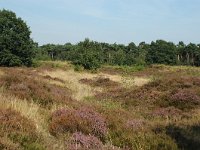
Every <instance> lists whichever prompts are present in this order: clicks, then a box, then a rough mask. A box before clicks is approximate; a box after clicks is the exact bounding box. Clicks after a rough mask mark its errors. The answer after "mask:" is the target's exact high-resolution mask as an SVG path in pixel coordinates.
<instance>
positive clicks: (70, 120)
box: [49, 107, 107, 138]
mask: <svg viewBox="0 0 200 150" xmlns="http://www.w3.org/2000/svg"><path fill="white" fill-rule="evenodd" d="M49 128H50V132H51V133H52V134H53V135H58V134H60V133H61V134H62V133H66V132H71V133H74V132H77V131H78V132H82V133H84V134H91V135H95V136H97V137H99V138H104V137H105V135H106V133H107V126H106V122H105V119H104V118H103V117H102V116H101V115H100V114H99V113H97V112H95V111H93V110H91V109H89V108H87V107H82V108H80V109H78V110H70V109H60V110H57V111H55V112H54V113H53V114H52V118H51V122H50V127H49Z"/></svg>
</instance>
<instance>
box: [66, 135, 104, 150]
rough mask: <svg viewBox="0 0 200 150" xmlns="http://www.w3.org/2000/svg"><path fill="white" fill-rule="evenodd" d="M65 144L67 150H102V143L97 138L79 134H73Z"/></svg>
mask: <svg viewBox="0 0 200 150" xmlns="http://www.w3.org/2000/svg"><path fill="white" fill-rule="evenodd" d="M66 144H67V147H68V149H69V150H75V149H76V150H83V149H87V150H103V143H102V142H101V141H100V140H99V139H98V138H97V137H95V136H92V135H84V134H82V133H81V132H76V133H73V134H72V137H71V139H70V141H69V143H68V142H67V143H66Z"/></svg>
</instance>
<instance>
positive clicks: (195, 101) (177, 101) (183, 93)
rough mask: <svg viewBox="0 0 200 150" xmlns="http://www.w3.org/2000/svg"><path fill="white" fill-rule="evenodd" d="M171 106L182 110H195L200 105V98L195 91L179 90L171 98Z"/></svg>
mask: <svg viewBox="0 0 200 150" xmlns="http://www.w3.org/2000/svg"><path fill="white" fill-rule="evenodd" d="M169 102H170V105H172V106H175V107H177V108H180V109H184V108H193V107H194V106H196V105H199V104H200V97H199V96H198V95H197V94H196V93H195V92H193V91H189V90H178V91H177V92H176V93H174V94H172V95H171V96H170V101H169Z"/></svg>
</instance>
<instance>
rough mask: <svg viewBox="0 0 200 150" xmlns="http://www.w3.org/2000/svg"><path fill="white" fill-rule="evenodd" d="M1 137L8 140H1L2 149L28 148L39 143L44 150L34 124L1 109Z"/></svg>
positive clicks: (9, 110)
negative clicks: (10, 147)
mask: <svg viewBox="0 0 200 150" xmlns="http://www.w3.org/2000/svg"><path fill="white" fill-rule="evenodd" d="M0 137H5V138H7V140H6V141H5V140H4V141H2V140H1V144H0V147H1V146H2V147H9V146H12V147H13V146H14V147H19V148H20V147H23V148H27V147H29V145H32V144H34V143H37V145H40V147H41V149H42V145H41V144H40V143H39V142H38V141H39V138H40V137H39V136H38V134H37V132H36V126H35V124H34V122H32V121H31V120H29V119H27V118H25V117H23V116H21V114H20V113H18V112H16V111H13V110H11V109H0ZM5 138H4V139H5ZM9 143H11V144H9Z"/></svg>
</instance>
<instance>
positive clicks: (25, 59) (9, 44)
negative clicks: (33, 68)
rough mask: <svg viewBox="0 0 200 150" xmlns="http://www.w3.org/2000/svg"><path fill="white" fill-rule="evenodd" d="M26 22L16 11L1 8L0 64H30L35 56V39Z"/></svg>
mask: <svg viewBox="0 0 200 150" xmlns="http://www.w3.org/2000/svg"><path fill="white" fill-rule="evenodd" d="M30 33H31V32H30V30H29V28H28V27H27V25H26V23H25V22H24V21H23V20H22V19H21V18H17V16H16V15H15V13H14V12H11V11H7V10H0V65H1V66H21V65H25V66H30V65H31V64H32V58H33V56H34V51H33V46H34V44H33V41H32V40H31V38H30Z"/></svg>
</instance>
